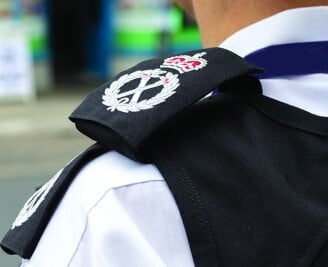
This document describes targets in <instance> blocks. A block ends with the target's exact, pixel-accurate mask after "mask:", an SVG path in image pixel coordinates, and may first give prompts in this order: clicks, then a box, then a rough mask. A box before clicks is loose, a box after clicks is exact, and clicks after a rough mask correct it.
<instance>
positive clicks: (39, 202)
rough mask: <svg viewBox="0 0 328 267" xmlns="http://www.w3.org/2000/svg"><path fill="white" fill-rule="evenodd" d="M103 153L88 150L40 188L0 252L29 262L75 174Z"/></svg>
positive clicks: (25, 208)
mask: <svg viewBox="0 0 328 267" xmlns="http://www.w3.org/2000/svg"><path fill="white" fill-rule="evenodd" d="M105 152H106V150H105V149H104V148H103V147H102V146H100V145H97V144H96V145H94V146H91V147H90V148H88V149H87V150H86V151H84V152H83V153H81V154H80V155H79V156H77V157H76V158H75V159H74V160H72V161H71V162H70V163H69V164H68V165H67V166H66V167H65V168H64V169H63V170H62V171H61V172H60V173H58V175H56V176H55V177H53V178H52V179H51V180H50V181H49V182H48V183H46V184H45V185H44V186H42V187H41V188H40V189H39V190H38V191H37V192H36V193H35V194H34V195H33V196H32V197H31V198H30V199H29V200H28V201H27V203H26V204H25V206H24V207H23V209H22V210H21V211H20V213H19V215H18V217H17V219H16V221H15V222H14V223H13V225H12V227H11V229H10V230H9V231H8V232H7V234H6V235H5V237H4V238H3V240H2V241H1V248H2V249H3V250H4V251H6V252H7V253H9V254H17V255H19V256H21V257H22V258H24V259H29V258H30V257H31V256H32V254H33V252H34V249H35V247H36V246H37V244H38V242H39V239H40V237H41V235H42V233H43V231H44V229H45V228H46V226H47V224H48V222H49V220H50V218H51V216H52V215H53V213H54V211H55V210H56V208H57V206H58V204H59V202H60V200H61V199H62V197H63V196H64V194H65V192H66V191H67V189H68V187H69V185H70V184H71V182H72V181H73V179H74V177H75V176H76V174H77V173H78V172H79V171H80V170H81V168H82V167H83V166H84V165H85V164H86V163H88V162H89V161H91V160H92V159H94V158H95V157H97V156H99V155H101V154H103V153H105Z"/></svg>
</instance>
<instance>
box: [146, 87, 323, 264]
mask: <svg viewBox="0 0 328 267" xmlns="http://www.w3.org/2000/svg"><path fill="white" fill-rule="evenodd" d="M242 90H247V84H244V88H243V89H242ZM251 91H254V90H251ZM255 91H256V90H255ZM255 91H254V93H253V94H250V95H247V96H245V95H243V94H238V90H236V91H235V92H234V93H228V92H226V93H219V94H217V95H215V96H212V97H211V98H209V99H206V100H204V101H202V102H199V103H197V104H195V105H194V106H192V107H191V108H190V109H189V110H188V111H186V112H185V113H183V114H180V116H178V117H176V118H175V119H174V120H172V121H171V122H170V123H168V124H167V125H166V126H165V130H164V129H163V131H162V135H161V138H159V139H158V140H157V141H153V142H154V143H156V145H158V144H161V145H160V147H158V148H157V150H154V151H152V152H153V156H154V158H156V164H157V166H158V167H159V169H160V171H161V172H162V174H163V176H164V177H165V179H166V181H167V183H168V185H169V187H170V189H171V191H172V192H173V194H174V196H175V199H176V201H177V204H178V207H179V210H180V212H181V215H182V218H183V221H184V225H185V228H186V231H187V235H188V238H189V242H190V246H191V250H192V254H193V257H194V261H195V264H196V266H227V267H230V266H231V267H232V266H233V267H235V266H244V267H245V266H246V267H247V266H252V267H254V266H266V267H271V266H272V267H274V266H275V267H276V266H281V267H282V266H286V267H287V266H298V267H309V266H313V264H314V262H315V260H316V259H317V257H318V255H319V253H320V251H321V250H322V248H323V246H324V244H325V243H326V242H327V241H328V228H327V226H328V224H327V223H328V207H327V203H328V194H327V191H328V190H327V188H328V180H327V177H328V168H327V166H328V139H327V135H328V133H327V131H325V129H327V125H328V120H327V119H326V118H320V117H317V116H314V115H312V114H309V113H306V112H304V111H301V110H299V109H297V108H294V107H291V106H288V105H285V104H282V103H279V102H276V101H270V100H269V99H267V98H266V97H263V96H262V95H260V94H259V93H256V92H255ZM266 107H267V109H266ZM263 111H265V112H263ZM173 129H174V130H173ZM151 147H152V145H149V148H151ZM321 262H323V261H322V260H321ZM319 266H320V265H319Z"/></svg>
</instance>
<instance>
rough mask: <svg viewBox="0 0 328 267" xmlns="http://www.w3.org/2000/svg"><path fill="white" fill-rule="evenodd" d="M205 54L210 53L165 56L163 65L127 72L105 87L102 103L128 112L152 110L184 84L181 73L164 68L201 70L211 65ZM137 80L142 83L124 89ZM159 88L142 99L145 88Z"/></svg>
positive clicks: (182, 70) (111, 108) (182, 71)
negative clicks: (151, 94) (149, 96)
mask: <svg viewBox="0 0 328 267" xmlns="http://www.w3.org/2000/svg"><path fill="white" fill-rule="evenodd" d="M204 55H206V52H202V53H197V54H195V55H193V56H188V55H179V56H174V57H170V58H167V59H165V60H164V63H163V64H162V65H161V66H160V68H157V69H149V70H138V71H135V72H133V73H130V74H125V75H123V76H121V77H120V78H119V79H118V80H116V81H114V82H113V83H112V84H111V85H110V87H109V88H106V89H105V93H104V95H103V96H102V99H103V101H102V103H103V105H105V106H107V110H109V111H112V112H113V111H116V110H117V111H120V112H124V113H128V112H139V111H141V110H146V109H151V108H153V107H155V106H157V105H159V104H161V103H163V102H165V101H166V99H168V98H169V97H171V96H172V95H174V94H175V93H176V89H177V88H178V87H179V86H180V81H179V77H178V76H179V75H178V74H174V73H172V72H169V71H166V70H163V69H164V68H166V69H167V68H170V69H174V70H177V71H178V72H179V73H180V74H183V73H186V72H190V71H194V70H200V69H202V68H204V67H205V66H206V65H207V60H206V59H204V58H202V56H204ZM135 80H137V81H139V83H138V85H135V84H134V86H131V88H129V90H124V92H121V91H123V90H122V88H123V87H126V86H129V84H131V82H132V81H135ZM158 87H162V90H161V91H160V92H159V93H157V94H156V95H154V96H152V97H151V98H148V99H142V100H141V95H142V94H143V93H144V92H145V91H148V90H155V89H156V88H158Z"/></svg>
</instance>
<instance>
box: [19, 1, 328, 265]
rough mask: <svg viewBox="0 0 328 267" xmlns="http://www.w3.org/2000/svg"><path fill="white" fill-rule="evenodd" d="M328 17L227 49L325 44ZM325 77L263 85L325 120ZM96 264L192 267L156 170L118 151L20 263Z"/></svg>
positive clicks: (283, 22)
mask: <svg viewBox="0 0 328 267" xmlns="http://www.w3.org/2000/svg"><path fill="white" fill-rule="evenodd" d="M327 12H328V8H327V7H322V8H306V9H295V10H290V11H286V12H282V13H280V14H278V15H275V16H273V17H271V18H269V19H266V20H264V21H261V22H259V23H256V24H254V25H252V26H250V27H248V28H246V29H244V30H242V31H240V32H238V33H236V34H235V35H233V36H232V37H231V38H229V39H228V40H226V41H225V42H224V43H223V44H222V47H225V48H228V49H231V50H233V51H234V52H236V53H237V54H240V55H241V56H244V55H246V54H248V53H250V52H252V51H253V50H255V49H258V48H262V47H263V46H267V45H271V44H277V43H281V42H295V41H313V40H323V39H328V32H327V31H326V30H325V29H326V25H327V23H323V21H325V20H326V19H327V17H328V16H327ZM287 25H288V27H289V28H287ZM268 29H269V30H268ZM305 29H306V31H305ZM290 34H291V35H290ZM289 36H291V38H289ZM240 44H242V47H239V45H240ZM322 76H323V75H321V74H320V75H319V74H318V75H308V76H306V77H304V76H303V77H295V78H293V79H292V81H289V80H286V79H274V80H273V81H271V80H265V81H263V82H262V85H263V87H264V92H265V94H267V95H268V96H271V97H274V98H277V99H280V100H281V101H285V102H287V103H290V104H292V105H295V106H299V107H301V108H304V109H306V110H308V111H310V112H313V113H319V114H323V115H326V116H327V109H326V108H325V107H324V103H327V100H328V98H327V95H326V92H323V90H322V88H323V87H324V85H327V80H326V79H327V78H326V76H324V77H322ZM303 83H305V84H306V86H303ZM295 86H296V88H297V90H296V89H295ZM280 91H281V92H280ZM327 91H328V90H327ZM282 97H285V100H284V99H282ZM307 99H310V101H307ZM313 101H315V102H313ZM314 103H315V104H318V106H320V107H319V108H316V107H314V105H313V104H314ZM315 106H316V105H315ZM99 266H106V267H125V266H142V267H147V266H152V267H154V266H156V267H158V266H179V267H182V266H183V267H189V266H194V264H193V260H192V256H191V253H190V248H189V244H188V241H187V237H186V233H185V229H184V226H183V223H182V220H181V217H180V214H179V211H178V208H177V206H176V203H175V201H174V199H173V197H172V194H171V192H170V191H169V189H168V187H167V185H166V183H165V181H164V180H163V177H162V176H161V174H160V173H159V171H158V170H157V169H156V167H155V166H153V165H143V164H139V163H136V162H133V161H131V160H129V159H127V158H125V157H123V156H121V155H120V154H118V153H116V152H109V153H106V154H105V155H102V156H100V157H98V158H97V159H95V160H94V161H92V162H91V163H89V164H88V165H86V166H85V167H84V168H83V170H82V171H81V172H80V173H79V174H78V177H77V178H76V179H75V180H74V182H73V184H72V185H71V186H70V188H69V190H68V192H67V194H66V195H65V197H64V198H63V200H62V202H61V204H60V205H59V207H58V209H57V210H56V212H55V214H54V216H53V217H52V219H51V221H50V223H49V225H48V226H47V228H46V230H45V232H44V234H43V236H42V238H41V240H40V242H39V244H38V246H37V248H36V251H35V252H34V254H33V256H32V258H31V259H30V260H23V263H22V267H99Z"/></svg>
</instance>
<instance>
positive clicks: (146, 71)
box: [70, 48, 262, 161]
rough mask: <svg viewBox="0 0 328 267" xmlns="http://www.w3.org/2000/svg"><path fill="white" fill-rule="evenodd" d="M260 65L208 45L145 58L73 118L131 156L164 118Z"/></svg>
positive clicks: (138, 155) (98, 138)
mask: <svg viewBox="0 0 328 267" xmlns="http://www.w3.org/2000/svg"><path fill="white" fill-rule="evenodd" d="M255 72H262V70H260V69H257V68H255V67H254V66H252V65H251V64H249V63H247V62H246V61H245V60H243V59H242V58H240V57H239V56H237V55H235V54H233V53H232V52H230V51H227V50H224V49H221V48H210V49H205V50H197V51H192V52H187V53H185V54H183V55H176V56H172V57H169V58H160V59H153V60H148V61H145V62H142V63H140V64H138V65H136V66H135V67H133V68H131V69H129V70H127V71H124V72H122V73H120V74H119V75H118V76H117V77H115V78H114V79H113V81H111V82H110V83H107V84H104V85H103V86H101V87H100V88H98V89H97V90H95V91H94V92H92V93H91V94H90V95H89V96H88V97H87V98H86V99H85V101H84V102H83V103H82V104H81V105H80V106H79V107H78V108H77V109H76V110H75V111H74V112H73V114H72V115H71V117H70V119H71V120H72V121H73V122H75V124H76V127H77V128H78V129H79V130H80V131H81V132H82V133H84V134H85V135H87V136H89V137H91V138H92V139H94V140H96V141H97V142H99V143H101V144H103V145H105V146H107V147H110V148H112V149H114V150H117V151H119V152H120V153H122V154H124V155H125V156H127V157H129V158H131V159H137V160H139V161H148V160H147V159H146V158H145V155H142V151H141V150H142V149H141V148H142V146H143V144H144V142H145V140H147V139H149V137H150V136H151V135H152V134H153V132H154V131H156V129H158V128H159V127H160V126H161V125H162V124H163V123H164V122H166V121H167V120H169V119H170V118H171V117H173V116H175V115H176V114H177V113H179V112H180V111H182V110H184V109H186V108H187V107H189V106H191V105H192V104H194V103H195V102H197V101H199V100H200V99H201V98H203V97H204V96H205V95H207V94H209V93H210V92H212V91H213V90H214V89H215V88H217V87H218V86H219V85H221V84H223V83H225V82H227V81H230V80H233V79H236V78H238V77H241V76H245V75H249V74H252V73H255Z"/></svg>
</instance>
